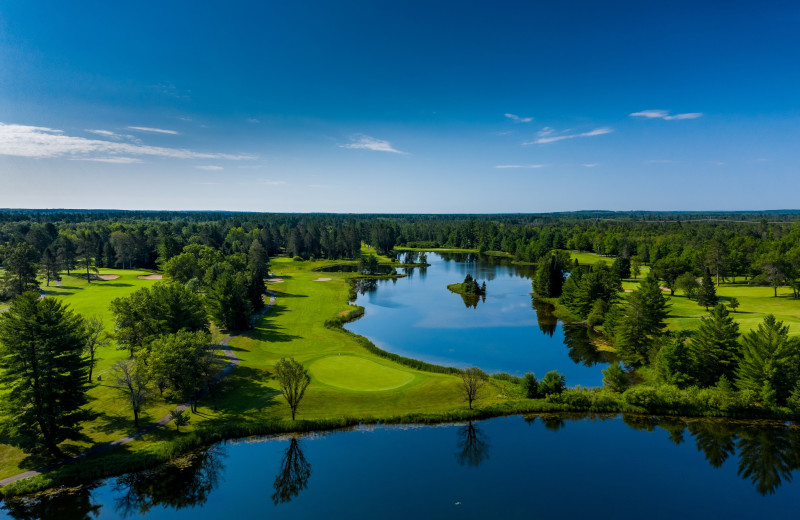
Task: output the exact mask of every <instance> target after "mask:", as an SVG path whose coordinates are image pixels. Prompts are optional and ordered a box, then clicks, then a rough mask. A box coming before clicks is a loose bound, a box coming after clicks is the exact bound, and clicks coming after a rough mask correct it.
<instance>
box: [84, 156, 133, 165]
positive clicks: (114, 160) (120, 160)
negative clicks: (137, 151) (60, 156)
mask: <svg viewBox="0 0 800 520" xmlns="http://www.w3.org/2000/svg"><path fill="white" fill-rule="evenodd" d="M71 160H73V161H93V162H104V163H111V164H137V163H140V162H142V160H141V159H136V158H135V157H74V158H73V159H71Z"/></svg>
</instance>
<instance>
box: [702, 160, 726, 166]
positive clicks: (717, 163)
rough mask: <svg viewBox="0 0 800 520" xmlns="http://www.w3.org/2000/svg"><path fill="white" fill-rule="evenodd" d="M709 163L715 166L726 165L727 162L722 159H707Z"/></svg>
mask: <svg viewBox="0 0 800 520" xmlns="http://www.w3.org/2000/svg"><path fill="white" fill-rule="evenodd" d="M706 162H707V163H708V164H712V165H714V166H725V163H724V162H722V161H706Z"/></svg>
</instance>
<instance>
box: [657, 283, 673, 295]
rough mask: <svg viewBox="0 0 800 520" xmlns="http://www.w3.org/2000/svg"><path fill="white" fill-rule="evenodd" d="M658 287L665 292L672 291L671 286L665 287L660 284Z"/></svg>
mask: <svg viewBox="0 0 800 520" xmlns="http://www.w3.org/2000/svg"><path fill="white" fill-rule="evenodd" d="M658 288H659V289H661V290H662V291H664V292H668V293H671V292H672V291H671V290H670V288H669V287H664V286H663V285H661V286H659V287H658Z"/></svg>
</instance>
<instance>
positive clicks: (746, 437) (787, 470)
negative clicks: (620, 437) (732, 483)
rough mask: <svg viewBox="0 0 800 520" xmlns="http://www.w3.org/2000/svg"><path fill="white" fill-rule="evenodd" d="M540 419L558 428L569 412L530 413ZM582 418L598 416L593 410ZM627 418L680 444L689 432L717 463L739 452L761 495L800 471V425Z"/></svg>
mask: <svg viewBox="0 0 800 520" xmlns="http://www.w3.org/2000/svg"><path fill="white" fill-rule="evenodd" d="M537 418H538V419H541V420H542V422H543V423H544V426H545V427H546V428H548V429H551V430H554V431H557V430H559V429H562V428H564V427H565V426H566V421H565V419H566V420H575V419H577V418H579V417H577V416H576V415H575V414H573V415H572V416H571V417H570V416H568V415H565V414H538V415H535V416H528V417H525V420H526V422H528V423H529V424H533V423H534V422H535V421H536V419H537ZM580 418H591V419H595V418H596V416H590V415H588V414H586V415H583V416H582V417H580ZM622 420H623V422H624V423H625V424H626V425H627V426H629V427H631V428H633V429H635V430H639V431H643V432H649V433H652V432H655V431H657V430H659V429H661V430H664V431H665V432H667V434H668V435H669V440H670V441H672V442H673V443H675V444H676V445H678V444H682V443H683V442H686V441H687V434H688V437H690V438H691V439H692V440H693V441H694V443H695V445H696V446H697V450H698V451H699V452H701V453H703V455H704V456H705V460H706V461H707V462H708V464H709V465H710V466H712V467H714V468H720V467H722V465H723V464H724V463H725V462H726V461H728V460H729V459H731V458H732V457H734V456H736V455H737V454H738V459H739V460H738V463H737V464H738V468H737V473H738V475H739V476H740V477H741V478H742V479H744V480H749V481H750V482H751V483H752V484H753V487H754V488H755V489H756V491H758V492H759V493H760V494H761V495H772V494H774V493H775V492H776V491H777V490H778V489H779V488H780V487H781V485H783V484H785V483H790V482H792V477H793V473H794V472H795V471H797V470H800V428H798V427H797V426H796V425H791V426H788V425H784V424H781V423H774V422H756V423H753V422H738V421H737V422H734V421H729V420H721V419H694V420H685V419H681V418H678V417H655V416H643V415H629V414H623V416H622Z"/></svg>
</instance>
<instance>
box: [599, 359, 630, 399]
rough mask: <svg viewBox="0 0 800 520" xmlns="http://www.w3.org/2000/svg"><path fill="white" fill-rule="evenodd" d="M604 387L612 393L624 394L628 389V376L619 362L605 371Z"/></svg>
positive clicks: (612, 364)
mask: <svg viewBox="0 0 800 520" xmlns="http://www.w3.org/2000/svg"><path fill="white" fill-rule="evenodd" d="M603 386H604V387H605V388H608V389H609V390H611V391H612V392H619V393H622V392H624V391H625V389H626V388H628V374H627V373H625V369H623V368H622V365H621V364H620V362H619V361H615V362H613V363H611V364H610V365H608V368H606V369H605V370H603Z"/></svg>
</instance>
